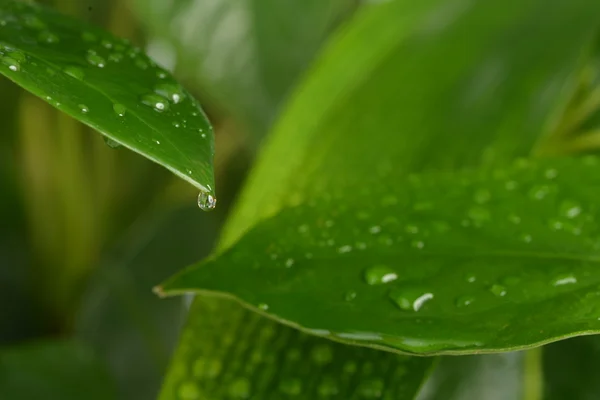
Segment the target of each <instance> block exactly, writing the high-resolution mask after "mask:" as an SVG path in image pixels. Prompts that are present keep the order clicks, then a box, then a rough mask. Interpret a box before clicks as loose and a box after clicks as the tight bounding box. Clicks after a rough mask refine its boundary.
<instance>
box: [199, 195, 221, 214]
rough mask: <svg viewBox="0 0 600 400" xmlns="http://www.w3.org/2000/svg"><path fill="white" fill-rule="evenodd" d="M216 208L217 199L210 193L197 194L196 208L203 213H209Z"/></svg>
mask: <svg viewBox="0 0 600 400" xmlns="http://www.w3.org/2000/svg"><path fill="white" fill-rule="evenodd" d="M216 206H217V199H216V198H215V197H213V196H212V195H211V194H210V193H208V192H205V191H201V192H200V193H199V194H198V207H200V209H201V210H203V211H210V210H212V209H214V208H215V207H216Z"/></svg>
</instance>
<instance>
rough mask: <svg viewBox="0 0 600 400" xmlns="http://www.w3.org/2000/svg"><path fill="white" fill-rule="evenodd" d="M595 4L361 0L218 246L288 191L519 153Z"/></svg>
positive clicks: (556, 89)
mask: <svg viewBox="0 0 600 400" xmlns="http://www.w3.org/2000/svg"><path fill="white" fill-rule="evenodd" d="M598 15H600V3H596V2H590V1H587V0H576V1H569V2H565V1H562V0H551V1H547V0H526V1H522V0H510V1H464V0H446V1H441V0H426V1H419V2H407V1H391V2H386V3H383V4H378V5H377V6H372V7H369V8H367V9H364V10H363V12H362V13H360V15H358V16H357V18H356V19H355V20H354V21H353V23H352V24H350V25H349V26H348V27H347V29H344V30H342V31H341V32H340V34H339V35H338V37H337V38H336V40H333V41H332V42H331V45H330V46H329V47H328V48H327V49H326V51H325V52H324V54H323V56H322V57H321V58H320V59H319V60H318V62H317V64H316V65H315V67H314V68H313V69H312V73H311V74H310V75H309V76H308V78H307V80H306V81H305V82H304V84H302V85H301V86H300V88H299V91H298V92H297V95H296V96H295V97H294V98H293V99H292V101H291V102H290V104H289V106H288V108H287V110H286V112H285V113H284V114H283V117H282V118H281V119H280V121H279V123H278V124H277V125H276V127H275V130H274V132H273V135H272V136H271V137H270V140H269V141H268V142H267V143H266V145H265V149H264V151H263V153H262V155H261V157H260V159H259V160H258V163H257V165H256V167H255V168H254V170H253V172H252V174H251V176H250V178H249V179H248V183H247V186H246V190H245V191H244V192H243V194H242V196H241V200H240V202H239V206H238V208H237V209H236V211H235V213H234V214H233V215H232V221H235V223H230V224H228V225H227V226H226V228H225V235H224V237H225V238H226V239H227V240H226V242H224V243H223V244H224V246H227V245H230V244H232V243H233V242H234V241H235V240H236V239H237V238H239V235H240V234H241V233H243V232H244V231H245V230H247V229H248V228H250V227H251V226H252V225H253V224H254V223H255V222H256V220H257V219H259V218H261V217H264V216H266V215H270V214H272V213H274V212H276V211H277V210H278V209H280V208H281V207H282V206H283V205H284V204H285V202H286V200H288V199H290V197H291V201H293V202H298V201H301V200H302V199H306V198H309V197H311V196H314V195H315V194H314V193H315V192H319V191H327V190H329V188H330V187H331V185H339V184H340V183H341V182H344V181H350V180H351V181H353V182H370V181H372V180H373V179H375V178H374V177H376V176H377V175H378V174H379V173H385V172H386V171H390V170H392V171H396V172H406V173H409V172H418V171H422V170H426V169H446V170H451V169H455V168H460V167H464V166H479V165H481V164H482V163H483V164H490V165H498V164H500V163H504V162H507V161H510V160H512V159H514V157H515V156H526V155H528V154H530V152H531V149H532V147H533V146H534V144H535V142H536V141H537V139H538V137H539V136H540V134H541V133H545V132H546V131H550V130H551V129H552V128H553V127H554V125H555V124H556V122H557V121H555V120H554V119H555V118H553V112H555V111H558V110H560V109H562V108H563V106H564V104H565V103H566V101H567V97H568V95H569V94H570V92H571V91H572V90H573V86H574V83H575V78H576V77H577V75H578V72H579V68H580V66H581V64H582V59H583V58H584V56H585V57H587V55H588V54H589V51H590V48H591V46H592V39H593V37H594V33H595V32H596V29H597V28H598V26H599V25H600V18H598ZM573 21H577V23H574V22H573ZM557 27H564V29H558V28H557ZM366 38H368V39H366ZM467 39H468V40H467ZM548 42H552V43H553V45H552V46H548V45H547V43H548Z"/></svg>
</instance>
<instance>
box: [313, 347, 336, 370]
mask: <svg viewBox="0 0 600 400" xmlns="http://www.w3.org/2000/svg"><path fill="white" fill-rule="evenodd" d="M310 357H311V359H312V360H313V361H314V362H315V364H317V365H326V364H329V363H330V362H331V361H332V360H333V350H331V346H329V345H328V344H320V345H318V346H315V347H314V348H313V349H312V351H311V353H310Z"/></svg>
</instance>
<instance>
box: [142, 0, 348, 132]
mask: <svg viewBox="0 0 600 400" xmlns="http://www.w3.org/2000/svg"><path fill="white" fill-rule="evenodd" d="M352 3H353V0H329V1H322V0H304V1H280V0H249V1H248V0H220V1H217V2H211V1H204V0H176V1H171V2H165V1H163V0H133V5H134V7H133V9H134V11H136V12H137V14H139V15H140V16H141V21H142V22H144V23H146V24H147V26H148V28H149V30H150V32H151V33H154V34H155V36H156V37H157V38H158V39H161V40H163V41H166V42H167V43H169V44H171V45H172V46H173V47H174V48H175V49H176V50H177V56H178V57H177V70H178V71H179V72H181V73H182V74H183V76H185V77H186V78H187V79H188V80H189V81H190V82H197V83H198V85H199V87H200V88H202V89H203V90H205V91H206V92H207V93H208V94H209V95H211V96H212V97H213V98H214V100H215V101H216V102H217V103H218V104H219V105H220V106H221V107H223V108H224V109H226V110H228V111H229V112H231V113H232V114H233V115H234V117H236V118H238V119H240V120H242V121H243V122H245V123H246V124H247V125H249V127H250V128H251V130H252V131H253V132H254V133H257V134H260V136H263V135H264V134H265V133H266V130H267V129H268V127H269V126H270V124H271V123H272V121H273V119H274V118H275V117H276V116H277V111H278V110H279V108H280V106H281V105H282V102H283V100H284V99H285V97H286V96H287V95H288V94H289V91H290V89H291V87H292V86H293V85H295V84H296V82H297V80H298V77H299V76H300V75H301V74H302V73H303V72H304V70H305V69H306V67H307V66H308V64H309V63H310V61H311V60H312V59H313V57H314V56H315V54H316V53H317V51H318V49H319V48H320V47H321V44H322V42H323V41H324V39H325V38H326V37H327V36H328V34H329V33H330V31H331V30H332V28H333V26H335V25H336V24H337V22H338V21H339V20H341V19H342V18H343V17H344V15H345V14H346V13H347V12H348V11H350V10H351V8H352Z"/></svg>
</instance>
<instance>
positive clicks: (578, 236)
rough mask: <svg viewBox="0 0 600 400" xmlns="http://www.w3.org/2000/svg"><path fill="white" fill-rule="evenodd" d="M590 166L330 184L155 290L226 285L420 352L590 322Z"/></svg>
mask: <svg viewBox="0 0 600 400" xmlns="http://www.w3.org/2000/svg"><path fill="white" fill-rule="evenodd" d="M599 166H600V162H599V161H598V160H597V159H596V158H592V157H589V158H585V159H583V160H581V159H576V160H572V159H565V160H562V161H560V162H559V161H554V162H545V163H540V164H539V165H538V164H535V163H533V162H526V161H524V160H523V161H521V162H518V163H516V165H515V166H514V167H512V168H510V169H507V170H497V171H494V172H493V173H487V174H483V173H482V174H472V173H469V172H465V173H462V174H457V175H456V176H446V177H436V176H432V177H427V176H424V177H419V176H414V177H412V178H411V179H409V180H408V182H406V183H405V184H402V182H401V181H397V180H394V179H387V178H386V179H382V181H377V184H376V185H375V184H371V185H369V184H368V183H365V184H364V185H363V186H362V187H358V188H353V189H345V190H339V191H338V192H336V193H334V194H333V195H331V196H329V197H323V198H317V199H312V200H311V201H309V202H308V204H306V205H302V206H299V207H295V208H290V209H285V210H284V211H282V212H281V213H280V214H278V215H276V216H275V217H273V218H271V219H269V220H266V221H264V222H262V223H259V224H258V225H257V227H256V228H255V229H253V230H251V231H250V232H249V233H248V234H247V235H245V236H244V237H243V238H242V239H241V240H240V241H239V242H238V243H237V244H236V245H234V246H233V248H231V249H230V250H229V251H226V252H225V253H223V254H221V255H219V256H218V257H216V258H215V259H213V260H208V261H206V262H204V263H202V264H201V265H197V266H194V267H192V268H190V269H188V270H187V271H184V272H183V273H181V274H179V275H178V276H176V277H175V278H173V279H172V280H170V281H168V282H167V283H166V284H165V285H164V286H163V288H162V290H163V292H165V293H167V294H175V293H180V292H187V291H197V292H200V293H203V292H204V293H205V292H221V293H228V294H231V295H232V296H235V297H236V298H238V299H241V300H242V301H244V302H246V303H247V304H249V306H250V307H254V308H257V307H259V305H266V306H262V307H260V308H262V309H263V312H267V313H268V314H269V315H271V316H273V317H275V318H278V319H280V320H282V321H283V322H286V323H288V324H292V325H294V326H300V327H303V328H304V329H305V330H307V331H309V332H312V333H314V334H321V335H324V336H327V337H330V338H332V339H334V340H340V341H344V342H349V343H354V344H363V345H369V346H378V347H383V348H387V349H392V350H393V349H396V350H400V351H403V352H409V353H418V354H433V353H454V354H457V353H461V354H462V353H473V352H478V353H481V352H491V351H500V350H510V349H519V348H526V347H531V346H533V345H538V344H541V343H546V342H549V341H553V340H557V339H560V338H565V337H569V336H575V335H580V334H587V333H592V332H600V321H599V320H598V313H599V312H600V274H598V273H597V269H598V262H599V261H600V255H599V252H600V241H598V240H597V239H596V238H597V235H598V233H599V232H600V225H599V224H598V223H597V219H598V215H600V213H599V211H600V210H599V208H598V203H599V200H600V194H599V193H598V190H597V189H598V187H600V177H599V175H598V173H597V171H598V168H599ZM382 182H392V183H391V184H390V185H389V186H387V187H384V186H383V185H382ZM349 294H352V295H349ZM267 307H268V308H267Z"/></svg>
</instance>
